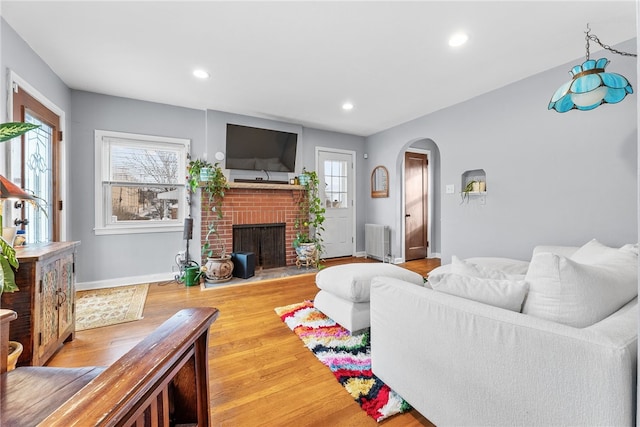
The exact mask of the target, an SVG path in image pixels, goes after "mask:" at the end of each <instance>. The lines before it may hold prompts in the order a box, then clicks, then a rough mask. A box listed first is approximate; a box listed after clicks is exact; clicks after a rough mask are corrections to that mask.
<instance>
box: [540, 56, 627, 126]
mask: <svg viewBox="0 0 640 427" xmlns="http://www.w3.org/2000/svg"><path fill="white" fill-rule="evenodd" d="M608 63H609V60H608V59H607V58H600V59H598V60H597V61H595V60H593V59H589V60H587V61H585V62H583V63H582V65H576V66H575V67H573V68H572V69H571V71H570V73H571V75H572V76H573V78H572V80H571V81H570V82H568V83H565V84H563V85H562V86H560V88H559V89H558V90H557V91H556V93H554V94H553V96H552V97H551V101H550V102H549V110H551V109H554V110H556V111H557V112H559V113H564V112H567V111H569V110H573V109H576V110H583V111H585V110H593V109H594V108H596V107H597V106H598V105H600V104H604V103H609V104H615V103H617V102H620V101H622V100H623V99H624V97H625V96H627V94H630V93H633V88H632V87H631V85H630V84H629V81H628V80H627V79H626V78H625V77H623V76H621V75H620V74H616V73H606V72H605V71H604V69H605V67H606V66H607V64H608Z"/></svg>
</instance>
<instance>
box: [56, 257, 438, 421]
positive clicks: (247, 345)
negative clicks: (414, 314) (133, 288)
mask: <svg viewBox="0 0 640 427" xmlns="http://www.w3.org/2000/svg"><path fill="white" fill-rule="evenodd" d="M344 262H372V261H371V260H366V259H364V258H343V259H339V260H330V261H328V262H327V263H326V265H327V266H330V265H335V264H341V263H344ZM439 264H440V262H439V260H438V259H427V260H418V261H410V262H408V263H405V264H404V265H402V266H404V267H405V268H408V269H410V270H412V271H416V272H418V273H420V274H422V275H426V273H427V272H428V271H430V270H432V269H433V268H435V267H437V266H438V265H439ZM314 277H315V275H314V274H307V275H301V276H294V277H290V278H286V279H273V280H268V281H263V282H256V283H248V284H245V285H239V286H228V287H222V288H214V289H204V290H201V289H200V287H195V286H194V287H188V288H187V287H185V286H184V285H181V284H178V283H175V282H172V283H168V284H152V285H151V286H150V288H149V294H148V296H147V301H146V304H145V309H144V319H142V320H139V321H136V322H131V323H125V324H121V325H114V326H108V327H103V328H98V329H92V330H87V331H80V332H77V333H76V336H75V339H74V340H73V341H72V342H69V343H66V344H65V345H64V346H63V347H62V348H61V349H60V351H59V352H58V353H57V354H56V355H55V356H54V357H53V358H52V359H51V360H50V361H49V363H48V365H49V366H68V367H77V366H94V365H109V364H111V363H112V362H113V361H115V360H116V359H117V358H118V357H120V356H121V355H122V354H124V353H125V352H127V351H128V350H129V349H130V348H131V347H133V346H134V345H135V344H137V343H138V342H139V341H141V340H142V339H143V338H144V337H145V336H146V335H148V334H149V333H150V332H151V331H152V330H153V329H155V328H156V327H157V326H159V325H160V324H161V323H162V322H164V321H165V320H166V319H168V318H169V317H171V316H172V315H173V314H174V313H175V312H176V311H178V310H179V309H181V308H185V307H196V306H213V307H217V308H218V309H219V310H220V317H219V318H218V320H217V321H216V322H215V323H214V324H213V325H212V327H211V335H210V338H209V377H210V391H211V396H210V397H211V414H212V415H211V419H212V423H213V425H214V426H290V425H291V426H293V425H295V426H375V425H378V423H376V422H375V421H374V420H373V419H372V418H371V417H369V416H367V415H366V414H365V412H364V411H363V410H361V409H360V406H359V405H358V404H357V403H356V402H355V401H354V400H353V399H352V398H351V396H350V395H349V394H348V393H347V392H346V391H345V390H344V389H343V387H342V386H341V385H340V384H339V383H338V382H337V381H336V379H335V377H334V376H333V374H332V373H331V372H330V371H329V369H328V368H327V367H325V366H324V365H322V364H321V363H320V362H319V361H318V360H317V359H316V357H315V356H314V355H313V353H312V352H311V351H309V350H308V349H307V348H305V347H304V346H303V345H302V342H301V341H300V340H299V339H298V337H297V336H296V335H295V334H294V333H293V332H291V331H290V330H289V328H287V326H286V325H285V324H283V323H282V321H281V320H280V319H279V318H278V316H277V315H276V314H275V312H274V308H275V307H280V306H284V305H288V304H293V303H297V302H301V301H303V300H305V299H313V297H314V296H315V294H316V293H317V290H318V289H317V287H316V286H315V282H314ZM381 424H384V425H385V426H431V425H432V424H431V423H430V422H429V421H428V420H427V419H426V418H424V417H423V416H422V415H420V414H419V413H418V412H417V411H415V410H412V411H410V412H408V413H406V414H401V415H397V416H395V417H392V418H390V419H388V420H386V421H384V422H383V423H381Z"/></svg>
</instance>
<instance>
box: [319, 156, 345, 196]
mask: <svg viewBox="0 0 640 427" xmlns="http://www.w3.org/2000/svg"><path fill="white" fill-rule="evenodd" d="M324 179H325V184H326V188H325V206H326V207H327V208H347V207H348V206H347V162H346V161H343V160H325V161H324Z"/></svg>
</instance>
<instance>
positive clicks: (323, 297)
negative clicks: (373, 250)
mask: <svg viewBox="0 0 640 427" xmlns="http://www.w3.org/2000/svg"><path fill="white" fill-rule="evenodd" d="M376 276H386V277H393V278H396V279H399V280H404V281H406V282H409V283H413V284H416V285H419V286H422V285H423V278H422V276H421V275H419V274H418V273H415V272H413V271H409V270H407V269H405V268H402V267H398V266H396V265H393V264H384V263H380V264H378V263H355V264H343V265H336V266H333V267H327V268H325V269H323V270H320V271H319V272H318V274H316V285H317V286H318V288H320V291H319V292H318V294H317V295H316V297H315V299H314V300H313V305H314V306H315V307H316V308H317V309H318V310H320V311H321V312H323V313H324V314H325V315H327V316H328V317H330V318H331V319H333V320H334V321H336V322H337V323H339V324H340V325H341V326H342V327H344V328H345V329H348V330H349V331H351V332H352V333H353V332H355V331H359V330H361V329H365V328H368V327H369V326H371V317H370V315H369V295H370V294H371V279H372V278H374V277H376Z"/></svg>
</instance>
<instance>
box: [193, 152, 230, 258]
mask: <svg viewBox="0 0 640 427" xmlns="http://www.w3.org/2000/svg"><path fill="white" fill-rule="evenodd" d="M187 171H188V173H189V177H188V179H187V183H188V185H189V189H190V191H191V193H192V194H195V193H196V192H197V191H198V188H201V189H202V191H203V194H207V200H208V201H209V206H210V207H211V211H212V212H213V213H214V215H213V219H212V220H211V221H209V223H208V224H207V234H206V236H205V241H204V243H203V244H202V256H206V257H208V258H212V257H214V256H220V257H222V256H224V255H225V253H226V248H225V246H224V244H223V243H222V242H221V239H220V233H219V231H218V222H219V221H221V220H222V217H223V212H222V201H223V199H224V193H225V191H226V190H228V189H229V183H228V182H227V178H226V177H225V176H224V173H223V171H222V168H221V167H220V165H219V163H215V164H211V163H209V162H208V161H206V160H202V159H195V160H191V161H190V162H189V164H188V165H187ZM211 238H215V240H216V245H215V246H217V248H218V249H219V250H218V251H215V249H214V244H212V242H211Z"/></svg>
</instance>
